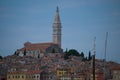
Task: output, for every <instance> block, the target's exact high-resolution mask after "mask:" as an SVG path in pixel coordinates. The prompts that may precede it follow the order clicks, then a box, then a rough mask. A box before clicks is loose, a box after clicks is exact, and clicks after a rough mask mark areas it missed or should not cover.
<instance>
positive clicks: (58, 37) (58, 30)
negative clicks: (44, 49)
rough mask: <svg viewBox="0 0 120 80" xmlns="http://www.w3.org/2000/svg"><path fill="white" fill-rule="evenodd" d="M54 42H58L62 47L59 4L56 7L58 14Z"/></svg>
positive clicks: (54, 28)
mask: <svg viewBox="0 0 120 80" xmlns="http://www.w3.org/2000/svg"><path fill="white" fill-rule="evenodd" d="M53 43H55V44H58V46H59V47H60V48H61V21H60V16H59V8H58V6H57V8H56V15H55V18H54V23H53Z"/></svg>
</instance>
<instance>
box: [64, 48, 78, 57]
mask: <svg viewBox="0 0 120 80" xmlns="http://www.w3.org/2000/svg"><path fill="white" fill-rule="evenodd" d="M69 56H80V54H79V52H78V51H77V50H75V49H70V50H69V51H67V49H66V51H65V55H64V59H68V58H69Z"/></svg>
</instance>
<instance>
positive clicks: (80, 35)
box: [0, 0, 120, 63]
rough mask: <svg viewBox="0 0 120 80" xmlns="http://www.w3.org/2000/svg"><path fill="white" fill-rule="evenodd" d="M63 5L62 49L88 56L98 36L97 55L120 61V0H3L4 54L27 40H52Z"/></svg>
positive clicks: (0, 6) (0, 49)
mask: <svg viewBox="0 0 120 80" xmlns="http://www.w3.org/2000/svg"><path fill="white" fill-rule="evenodd" d="M56 6H59V10H60V18H61V23H62V48H63V49H64V50H65V49H66V48H68V49H71V48H74V49H76V50H78V51H79V52H82V51H83V52H84V53H85V55H86V56H87V55H88V52H89V50H92V49H93V41H94V37H95V36H96V57H97V58H100V59H103V58H104V45H105V35H106V32H108V33H109V34H108V45H107V60H113V61H117V62H119V63H120V0H0V46H1V47H0V55H2V56H6V55H8V54H9V55H10V54H13V53H14V52H15V50H17V49H20V48H22V47H23V44H24V43H25V42H26V41H30V42H32V43H41V42H51V41H52V26H53V21H54V16H55V11H56Z"/></svg>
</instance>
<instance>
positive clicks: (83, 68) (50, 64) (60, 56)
mask: <svg viewBox="0 0 120 80" xmlns="http://www.w3.org/2000/svg"><path fill="white" fill-rule="evenodd" d="M64 55H65V53H48V54H44V55H43V57H38V58H36V57H32V56H27V55H24V56H22V57H21V56H18V55H16V54H13V55H10V56H6V57H4V58H2V59H0V80H93V77H92V76H93V73H92V70H93V68H92V59H91V60H86V61H83V57H82V56H73V55H71V56H69V58H68V59H65V57H64ZM103 64H104V61H103V60H100V59H95V80H104V66H103ZM105 73H106V79H107V80H119V79H120V64H118V63H115V62H112V61H108V62H106V72H105Z"/></svg>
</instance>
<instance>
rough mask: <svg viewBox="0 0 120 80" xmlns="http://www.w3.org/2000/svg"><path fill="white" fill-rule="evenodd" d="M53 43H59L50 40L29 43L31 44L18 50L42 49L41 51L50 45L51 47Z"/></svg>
mask: <svg viewBox="0 0 120 80" xmlns="http://www.w3.org/2000/svg"><path fill="white" fill-rule="evenodd" d="M51 45H57V44H55V43H52V42H48V43H34V44H32V43H29V45H25V46H24V47H23V48H21V49H19V50H18V51H24V50H29V51H32V50H40V51H41V52H44V50H45V49H46V48H48V47H50V46H51Z"/></svg>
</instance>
